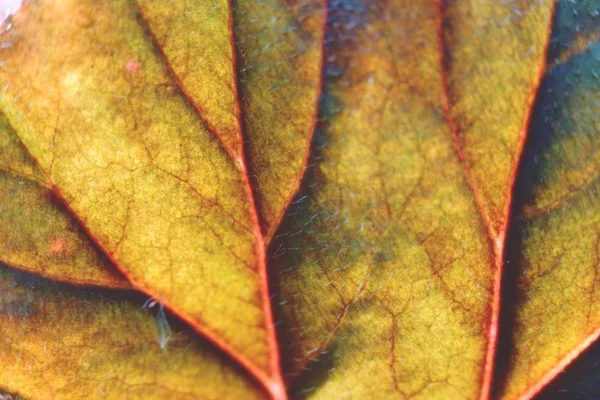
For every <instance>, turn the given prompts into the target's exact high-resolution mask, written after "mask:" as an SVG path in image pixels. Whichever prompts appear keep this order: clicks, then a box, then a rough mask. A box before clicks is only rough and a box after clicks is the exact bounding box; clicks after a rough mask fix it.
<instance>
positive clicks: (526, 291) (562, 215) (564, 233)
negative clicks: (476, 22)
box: [504, 2, 600, 398]
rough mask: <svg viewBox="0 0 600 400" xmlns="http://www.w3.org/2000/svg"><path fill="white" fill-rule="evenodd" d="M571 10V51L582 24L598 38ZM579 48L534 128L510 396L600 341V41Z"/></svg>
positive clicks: (561, 32) (598, 6)
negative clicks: (573, 34) (573, 30)
mask: <svg viewBox="0 0 600 400" xmlns="http://www.w3.org/2000/svg"><path fill="white" fill-rule="evenodd" d="M565 3H566V2H564V3H559V4H562V8H561V7H559V13H558V14H557V22H556V26H555V35H554V36H555V37H556V38H557V41H556V42H557V43H563V44H562V46H564V42H562V41H563V40H570V38H569V35H567V34H565V30H567V31H568V29H565V27H569V28H570V27H573V26H576V27H577V29H578V30H579V26H584V27H585V26H588V29H587V31H586V29H580V33H581V36H582V37H594V36H596V37H597V34H598V32H599V31H598V25H594V24H592V23H587V24H586V19H584V18H582V17H579V18H577V21H572V20H569V19H568V16H570V15H572V10H571V9H570V8H569V7H566V6H565ZM588 6H589V7H590V8H588V11H591V10H596V13H593V12H589V13H586V14H582V15H586V16H587V17H588V18H589V19H590V20H593V19H594V18H595V19H596V20H597V18H598V15H599V13H600V3H598V2H595V3H594V4H593V6H592V5H591V2H590V4H589V5H588ZM580 24H581V25H580ZM572 40H574V41H579V40H580V39H578V38H572ZM557 47H558V46H557ZM576 48H577V49H579V51H581V52H580V54H577V53H574V52H570V58H569V59H568V60H567V59H565V58H561V61H560V63H559V64H558V65H556V66H555V67H554V68H551V69H550V70H549V71H548V73H547V75H546V77H545V80H544V84H543V85H542V87H541V89H540V98H539V102H538V105H537V107H536V112H535V114H534V118H533V121H532V126H531V134H532V138H531V145H530V146H529V149H528V153H529V154H527V155H528V157H527V158H526V160H527V161H528V162H527V164H525V165H524V167H523V178H522V182H521V188H522V189H521V191H522V193H523V197H524V199H523V201H524V204H523V206H522V208H521V211H520V215H519V225H518V226H517V227H516V230H515V236H517V237H522V238H523V244H522V246H521V249H520V252H519V253H518V255H517V257H518V261H519V262H520V264H521V265H522V267H521V269H522V273H521V275H520V276H519V278H518V300H519V303H518V307H517V309H516V311H515V314H516V315H515V317H514V330H513V332H512V343H513V346H514V350H513V351H512V354H513V356H512V358H511V360H510V365H509V371H508V374H507V378H506V385H505V387H504V397H506V398H518V397H524V398H530V397H532V396H533V395H535V394H536V393H537V392H538V391H540V390H541V389H542V388H543V387H544V386H545V385H546V384H547V383H548V382H549V381H550V380H551V379H553V378H554V377H555V376H556V375H557V374H558V373H559V372H560V371H561V370H562V369H564V368H565V366H566V365H568V364H569V363H570V362H571V361H572V360H573V359H574V358H575V357H577V356H578V355H579V354H580V353H581V352H582V351H583V350H584V349H585V348H587V347H588V346H589V345H590V344H591V343H592V342H593V341H595V340H596V339H597V338H598V336H599V335H600V309H599V308H598V290H597V285H598V282H600V277H599V276H598V268H599V267H600V258H599V254H600V228H599V227H600V219H599V215H600V213H599V211H600V208H599V202H598V199H597V196H598V190H599V186H598V184H599V179H598V178H599V176H600V175H599V164H598V160H599V159H600V142H599V139H600V137H599V134H600V118H599V115H600V107H599V104H600V95H599V94H600V79H599V77H600V41H598V40H596V41H592V42H591V43H588V47H587V48H582V47H581V46H580V45H577V47H576Z"/></svg>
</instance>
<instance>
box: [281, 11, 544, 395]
mask: <svg viewBox="0 0 600 400" xmlns="http://www.w3.org/2000/svg"><path fill="white" fill-rule="evenodd" d="M456 4H458V3H456ZM456 4H455V3H453V2H450V5H449V6H448V7H449V8H450V9H449V10H445V12H444V13H442V11H444V10H442V9H441V8H440V7H439V6H436V4H425V3H422V2H409V1H405V2H393V3H369V4H367V3H365V4H361V5H360V6H356V7H349V8H345V7H344V6H339V7H338V8H335V12H337V13H336V14H332V16H331V19H332V21H334V22H331V26H332V27H333V28H332V32H331V33H330V35H331V36H330V37H329V40H328V41H327V43H328V44H330V46H331V48H330V49H328V50H327V51H326V53H328V54H332V53H333V54H335V55H336V57H335V58H333V57H332V58H331V63H330V64H329V65H328V66H327V70H326V71H327V72H328V76H329V79H328V80H327V93H328V94H329V96H330V98H329V99H328V105H329V108H330V109H332V111H331V113H332V115H331V116H329V118H328V119H327V122H326V123H325V124H324V127H323V131H322V138H321V143H322V144H321V145H318V146H317V148H319V149H322V150H321V151H320V152H319V153H318V154H317V155H316V157H315V159H316V160H318V167H317V168H316V169H315V171H312V176H311V177H309V178H307V186H308V188H307V190H306V193H304V195H305V196H306V199H305V200H304V202H303V203H302V204H300V205H299V206H298V210H296V211H295V212H294V214H296V216H295V217H294V218H293V221H292V222H291V223H290V225H289V226H288V227H286V229H285V230H282V231H284V232H289V234H287V235H286V234H283V235H282V238H283V239H282V242H281V244H280V247H279V248H278V250H277V251H276V253H275V254H274V255H273V257H274V259H276V260H277V259H281V260H282V261H281V263H282V265H280V268H281V270H282V272H281V274H282V279H281V281H282V283H281V299H282V301H283V302H285V305H283V306H282V307H281V309H282V312H283V313H284V315H285V316H286V322H287V324H286V325H288V326H292V327H294V328H295V330H294V331H293V332H292V333H291V335H290V336H291V338H290V339H289V340H290V341H291V342H293V343H294V345H295V347H296V349H298V353H296V355H295V357H294V359H293V360H292V361H291V365H290V366H289V370H290V371H291V372H292V373H295V374H299V373H300V372H301V371H302V370H303V369H304V368H306V366H307V364H308V363H309V362H310V360H311V359H314V358H326V359H329V360H328V361H322V360H321V363H323V364H324V366H323V367H322V368H318V366H317V367H316V368H318V371H319V372H317V373H316V375H318V376H319V379H318V381H317V382H313V381H310V380H309V381H308V382H306V383H302V382H300V383H299V384H298V388H299V389H300V390H311V391H312V390H314V391H315V392H314V396H315V397H316V398H331V397H335V396H339V395H341V396H346V397H352V398H371V397H375V396H382V395H383V396H389V397H391V396H400V397H410V398H413V397H420V396H421V397H422V398H456V397H459V396H465V397H467V398H476V397H481V398H485V397H487V394H488V391H489V389H490V379H491V373H492V363H493V361H494V345H495V338H496V331H497V317H498V315H497V312H498V305H497V302H498V301H499V299H498V293H499V292H498V291H499V281H498V279H499V274H500V268H501V265H502V258H501V257H502V252H503V250H502V249H503V240H504V235H503V234H502V233H501V232H500V231H499V228H498V226H502V225H503V224H504V223H505V222H504V219H505V218H506V216H504V213H505V211H504V209H505V208H506V207H507V205H506V204H503V203H506V202H508V200H507V199H505V197H504V196H505V195H504V193H508V192H509V190H510V185H511V183H510V176H511V174H512V170H513V169H514V168H515V167H514V166H513V165H512V162H513V161H514V160H515V159H517V156H516V155H513V153H517V152H518V147H519V145H518V142H519V140H520V139H519V138H520V135H521V134H522V133H521V130H522V129H523V128H522V124H523V123H524V121H525V120H526V119H527V116H526V115H527V107H528V105H529V103H530V102H531V100H530V97H531V92H533V91H534V90H535V88H536V85H537V82H536V79H537V75H538V74H539V72H538V70H539V69H540V68H542V67H543V60H544V48H545V43H546V41H547V36H548V33H547V32H548V26H549V23H550V20H549V17H550V14H551V4H550V3H544V5H541V3H539V2H537V3H536V6H535V7H536V9H535V10H533V11H530V14H534V15H535V18H523V19H519V24H516V23H509V22H510V20H509V22H507V23H506V25H507V26H503V27H498V28H497V29H498V30H499V31H501V32H502V36H508V37H510V38H513V37H515V38H518V42H519V46H518V48H516V49H514V48H510V49H508V50H506V49H504V48H503V45H504V42H505V40H502V36H501V37H500V38H498V39H494V40H493V41H488V42H485V41H483V40H485V38H488V37H490V38H491V37H494V35H496V34H497V32H496V30H495V29H494V28H492V29H488V30H483V29H480V28H478V27H479V26H481V25H483V24H489V21H490V20H491V21H494V20H495V19H494V17H496V18H497V16H496V15H495V14H500V15H502V16H506V15H508V17H511V18H512V15H513V14H512V10H511V9H510V6H509V5H506V6H504V8H503V7H488V8H485V7H483V6H481V7H480V8H479V9H474V10H470V9H469V8H468V7H467V6H465V7H463V8H461V10H463V11H461V12H459V11H458V10H456V9H454V8H455V7H458V5H456ZM532 7H533V6H532ZM537 8H539V9H537ZM454 14H457V15H454ZM441 18H445V19H448V20H449V21H448V24H450V25H454V24H458V23H459V22H461V20H462V28H461V29H462V30H461V31H457V30H456V29H455V30H451V34H449V35H448V37H446V29H449V28H447V24H444V25H443V26H440V25H438V23H439V21H440V20H441ZM503 18H504V17H503ZM499 19H500V20H503V19H502V18H499ZM436 22H437V23H436ZM486 26H487V25H486ZM540 26H541V27H542V28H543V29H542V34H537V33H536V35H530V34H528V32H529V31H536V32H537V31H539V30H540ZM507 27H508V28H509V29H507ZM544 32H546V33H545V34H544ZM440 35H444V40H443V42H440ZM479 35H483V37H482V38H481V39H482V44H481V45H479V44H477V47H479V50H481V47H482V46H484V44H483V43H485V45H486V46H489V48H488V49H486V50H485V52H484V53H483V56H484V59H485V60H486V63H485V64H484V65H483V66H481V67H480V66H479V64H478V63H479V60H478V59H477V58H476V57H474V56H473V55H472V54H478V55H479V54H480V53H478V52H477V51H478V48H475V49H473V47H474V46H475V45H474V43H473V42H475V43H477V38H478V36H479ZM469 37H474V38H475V39H472V40H471V39H468V38H469ZM469 40H471V41H470V42H469ZM496 40H497V42H496ZM514 40H517V39H514ZM494 46H497V47H499V48H501V49H502V50H499V51H495V50H494ZM532 47H533V48H535V49H538V50H536V51H534V52H528V53H527V54H524V57H522V58H521V59H520V60H514V62H513V63H514V64H515V65H513V64H507V63H506V62H504V58H505V57H506V54H505V52H507V51H513V52H516V53H517V54H521V52H523V51H524V49H530V48H532ZM440 49H443V50H444V51H445V52H447V53H448V56H447V58H449V59H451V68H450V69H449V71H448V70H444V67H445V68H446V69H448V68H449V67H448V66H447V65H446V64H442V62H441V59H442V57H441V56H440ZM398 60H402V62H400V61H398ZM486 68H487V69H488V70H487V71H486ZM515 68H516V69H517V72H515V70H514V69H515ZM473 71H475V72H473ZM519 71H524V72H525V74H524V75H526V76H523V77H521V76H519V79H514V78H515V76H514V75H515V73H516V74H517V75H519ZM532 71H533V72H532ZM327 72H326V74H327ZM492 73H493V74H492ZM473 74H474V75H475V77H473V80H474V82H476V81H477V79H480V80H483V79H484V78H483V76H484V75H485V74H488V75H489V74H492V75H493V76H494V78H493V79H494V80H493V81H491V82H489V84H492V85H498V82H503V81H504V80H506V81H507V82H510V84H511V85H513V86H512V87H510V88H507V89H506V91H505V92H504V91H502V92H501V93H500V95H499V97H500V98H499V99H497V100H496V99H493V100H492V101H498V102H501V103H502V104H512V103H511V102H514V104H515V107H514V110H513V109H502V110H500V111H502V116H503V118H505V119H509V120H512V121H516V122H514V123H510V124H508V125H507V126H505V127H503V128H502V130H498V129H492V130H488V129H487V127H488V126H489V125H490V122H489V120H490V119H493V114H492V113H493V111H487V110H486V108H485V107H482V104H484V103H482V101H481V98H480V96H483V95H484V94H485V93H489V90H484V91H483V92H482V93H481V94H479V95H477V94H476V95H471V96H469V93H468V91H469V90H471V92H472V91H473V87H472V86H469V85H472V84H469V85H467V84H466V81H467V80H468V79H470V77H471V76H472V75H473ZM446 76H448V81H449V82H450V86H449V87H450V89H449V90H450V92H449V94H447V92H446V88H445V86H444V84H445V83H446V82H447V79H446ZM478 76H479V77H478ZM459 84H461V85H465V87H466V88H467V90H464V89H460V90H459V89H458V88H457V85H459ZM469 88H471V89H469ZM524 93H525V94H526V96H525V95H524ZM448 102H449V103H448ZM332 103H333V105H332ZM455 103H456V106H455ZM448 105H449V106H450V110H448V111H449V112H448V115H446V113H445V112H444V110H445V109H446V108H447V107H448ZM516 105H518V107H517V106H516ZM492 107H493V105H492ZM453 110H454V111H455V115H453ZM461 110H463V111H461ZM466 110H471V111H470V112H469V114H468V117H469V118H470V119H471V120H469V119H467V118H466V117H465V116H462V115H461V113H464V112H466ZM473 110H481V112H479V111H477V112H475V111H473ZM492 110H493V108H492ZM449 118H453V119H449ZM453 121H456V122H453ZM462 126H468V127H469V129H468V130H466V129H463V128H461V129H459V130H458V132H456V131H455V132H454V133H455V134H457V135H458V136H457V137H456V136H455V139H456V140H457V142H458V145H459V146H460V147H459V148H458V151H457V147H456V144H455V143H454V139H453V129H455V128H456V127H462ZM495 126H496V127H497V124H496V125H495ZM484 127H485V128H484ZM515 127H516V128H515ZM507 137H508V138H511V141H512V143H513V145H511V146H508V145H507V146H506V151H505V150H504V148H503V149H502V150H501V151H500V153H502V154H500V156H499V157H501V158H502V159H503V161H502V162H501V163H500V164H498V165H496V164H493V163H491V161H490V160H489V159H488V158H487V152H488V151H489V150H490V149H491V148H493V147H494V146H496V143H497V142H498V141H502V140H503V138H507ZM475 139H477V140H481V139H483V140H484V143H481V144H479V145H478V146H481V149H475V148H473V147H472V146H473V144H472V143H471V140H475ZM463 146H464V147H463ZM486 148H487V149H488V150H485V149H486ZM511 148H512V150H511ZM465 158H467V159H468V160H467V161H465ZM509 160H513V161H511V162H509ZM316 162H317V161H316ZM359 163H360V164H359ZM478 163H481V165H478ZM463 164H465V165H463ZM471 164H473V165H471ZM354 165H360V166H361V167H360V173H359V172H358V171H357V169H356V168H353V166H354ZM484 167H485V168H488V167H489V168H488V171H487V175H488V177H487V178H486V179H487V181H486V185H487V184H489V185H491V186H489V187H484V188H483V189H482V188H481V186H479V185H480V182H479V179H478V178H477V174H482V173H483V172H482V171H479V172H478V170H479V168H484ZM465 169H466V172H465ZM469 171H472V175H471V174H470V173H469ZM471 178H472V179H473V180H472V181H471V182H470V179H471ZM500 187H501V188H502V190H501V192H502V196H501V198H500V199H495V201H496V200H499V201H500V203H496V205H490V204H491V203H489V199H490V198H492V197H494V196H495V195H496V194H497V192H498V190H499V189H498V188H500ZM496 189H498V190H496ZM479 191H483V193H484V194H483V195H482V196H478V195H477V193H478V192H479ZM474 192H475V193H474ZM482 198H483V199H484V200H482ZM486 199H487V200H486ZM503 199H504V200H503ZM482 201H483V202H484V203H485V204H483V205H481V208H482V211H483V214H484V215H483V218H482V215H481V214H480V211H479V207H478V202H482ZM498 204H500V207H499V208H500V214H498V213H497V212H496V211H498V207H497V205H498ZM490 210H492V211H490ZM487 214H490V215H491V214H494V217H490V216H486V215H487ZM498 215H499V216H498ZM486 224H489V225H488V226H486ZM501 229H504V228H501ZM288 253H292V254H291V255H290V254H288ZM290 258H292V260H293V261H291V262H290V261H289V260H290ZM329 353H331V355H329ZM357 377H358V381H359V382H360V384H357ZM313 385H316V387H314V386H313Z"/></svg>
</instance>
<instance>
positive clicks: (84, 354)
mask: <svg viewBox="0 0 600 400" xmlns="http://www.w3.org/2000/svg"><path fill="white" fill-rule="evenodd" d="M138 302H139V304H133V303H132V302H131V301H125V300H123V299H119V298H115V296H114V295H110V293H96V294H94V293H91V292H90V291H89V290H85V289H74V288H70V287H68V286H65V285H60V284H54V283H49V282H47V281H45V280H42V279H39V278H32V277H31V276H28V275H25V274H21V273H15V272H11V271H9V270H8V269H7V268H5V267H0V359H1V360H2V368H0V382H1V384H0V386H1V387H2V388H3V389H5V390H7V391H8V392H10V393H12V394H18V395H20V396H22V397H24V398H29V399H123V398H127V399H148V398H162V399H166V398H168V399H196V398H202V399H215V400H217V399H239V398H244V399H260V398H264V395H263V394H262V392H261V391H260V390H259V389H257V388H256V387H255V386H254V384H253V382H252V380H249V379H248V378H247V377H246V375H245V374H244V373H242V372H241V371H240V370H239V369H238V368H236V367H232V366H231V362H230V361H229V360H228V359H227V358H226V357H225V356H224V355H222V354H219V353H218V352H217V351H216V350H215V349H214V347H212V346H211V345H210V344H209V343H207V342H204V341H203V342H200V341H199V340H197V339H194V338H193V336H190V334H189V332H186V331H177V332H174V333H173V334H172V336H171V337H170V339H169V341H168V347H167V348H165V349H163V348H161V346H160V344H159V343H158V342H157V337H158V333H157V332H156V331H157V326H156V319H155V317H154V316H153V315H152V314H151V313H150V312H149V311H148V310H142V309H141V308H140V306H141V301H139V300H138ZM198 382H202V384H199V383H198Z"/></svg>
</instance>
